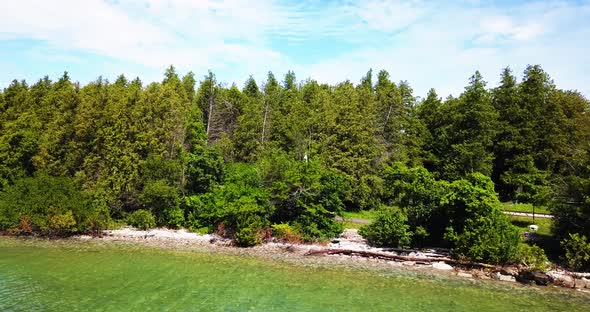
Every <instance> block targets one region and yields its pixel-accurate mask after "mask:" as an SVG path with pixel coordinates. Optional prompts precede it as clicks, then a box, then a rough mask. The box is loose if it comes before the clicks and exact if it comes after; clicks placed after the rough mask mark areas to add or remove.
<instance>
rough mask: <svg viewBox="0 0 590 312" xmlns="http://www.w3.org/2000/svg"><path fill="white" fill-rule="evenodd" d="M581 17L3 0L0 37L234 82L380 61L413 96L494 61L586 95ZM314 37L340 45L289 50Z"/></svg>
mask: <svg viewBox="0 0 590 312" xmlns="http://www.w3.org/2000/svg"><path fill="white" fill-rule="evenodd" d="M589 21H590V2H588V1H585V2H582V3H579V2H569V1H551V2H547V1H538V2H524V3H520V4H509V5H504V6H499V5H497V4H495V2H491V1H468V0H462V1H452V2H444V3H442V2H433V1H420V0H411V1H397V0H392V1H384V0H367V1H329V2H321V3H320V2H317V1H311V0H305V1H289V2H286V1H280V0H259V1H248V0H199V1H193V0H128V1H108V2H107V1H100V0H86V1H75V0H56V1H35V0H20V1H0V41H2V40H8V39H23V38H25V39H34V40H40V41H43V42H45V43H46V47H45V48H44V50H38V49H37V50H34V51H24V52H25V53H28V55H30V56H31V57H36V58H38V59H48V57H49V56H51V58H50V59H49V60H50V61H52V62H53V61H55V62H59V61H60V60H61V61H62V62H64V63H69V62H68V61H67V60H68V58H72V57H73V58H75V59H76V60H78V59H79V58H84V56H76V55H75V53H77V52H83V53H86V54H92V55H98V56H104V57H107V58H110V59H112V60H114V61H113V62H112V64H105V70H107V71H121V72H128V71H130V70H129V68H132V67H133V66H136V67H137V66H140V67H146V68H149V69H151V70H152V71H156V70H157V71H158V72H161V71H162V70H163V68H164V67H166V66H167V65H169V64H170V63H173V64H175V65H177V66H178V67H179V68H180V69H181V70H194V71H195V72H196V73H197V74H199V73H201V72H204V71H205V70H206V69H213V70H214V71H221V72H222V73H224V74H225V75H224V76H220V79H222V80H229V81H230V82H231V81H236V82H237V83H238V84H241V83H242V82H243V81H244V80H245V79H246V78H247V77H248V75H249V74H253V75H254V76H255V77H256V78H257V79H260V78H263V77H265V76H266V73H267V72H268V71H269V70H271V71H273V72H275V74H277V76H278V74H279V73H284V72H285V71H286V70H288V69H293V70H295V71H296V73H297V74H298V77H300V78H306V77H312V78H315V79H318V80H320V81H324V82H329V83H336V82H339V81H342V80H344V79H350V80H352V81H355V82H356V81H358V79H359V78H360V77H361V76H362V75H364V73H365V72H366V71H367V70H368V69H369V68H373V69H375V70H378V69H381V68H383V69H386V70H388V71H389V72H390V73H391V76H392V78H394V79H395V80H400V79H407V80H409V81H410V83H411V84H412V85H413V86H414V87H415V90H416V92H417V94H418V95H424V94H425V93H426V91H427V90H428V89H429V88H430V87H436V88H437V90H439V91H440V92H439V93H440V94H441V95H446V94H449V93H453V94H457V93H459V92H461V91H462V89H463V86H464V85H465V84H466V82H467V79H468V77H469V76H470V75H471V74H472V73H473V72H474V71H475V70H477V69H479V70H480V71H481V72H482V73H483V74H484V77H486V78H487V80H488V81H490V85H495V83H496V82H497V80H498V79H497V77H498V75H499V72H500V70H501V68H502V67H504V66H506V65H511V66H512V67H513V68H514V69H515V72H520V71H522V69H523V68H524V66H525V65H526V64H528V63H532V64H536V63H540V64H542V65H543V67H544V68H546V69H547V71H548V72H549V73H550V74H552V76H553V77H554V78H555V80H556V82H557V83H558V84H559V85H560V86H561V84H560V82H561V81H563V83H564V85H563V87H565V88H577V89H580V90H581V91H583V92H585V93H586V94H588V93H590V90H588V86H587V85H585V84H584V83H585V81H587V77H586V76H587V73H588V72H590V59H589V55H590V50H589V48H590V44H589V43H587V38H588V37H589V36H590V28H589V26H590V22H589ZM277 40H280V42H281V44H282V45H280V46H277V45H276V42H277ZM285 42H287V44H286V45H285ZM310 42H313V43H314V44H317V42H320V44H321V43H323V42H337V43H346V45H345V46H346V48H345V49H342V50H336V51H335V52H334V55H329V56H322V57H315V56H313V55H294V54H290V53H289V49H290V47H292V46H305V45H306V44H309V43H310ZM351 46H354V47H353V48H351ZM60 53H61V55H60ZM44 54H45V55H44ZM303 54H304V53H303ZM35 55H36V56H35ZM304 56H305V57H304ZM310 59H311V60H312V61H310ZM4 63H6V60H4ZM80 63H83V60H81V61H80ZM310 63H311V64H310ZM125 64H133V66H129V67H128V68H126V67H125ZM8 68H9V69H10V70H11V71H14V73H16V72H19V73H20V72H22V71H23V70H22V69H18V66H16V65H15V66H13V67H8ZM95 74H96V75H100V74H102V72H99V73H95ZM138 74H140V73H138ZM144 75H147V76H148V77H151V72H150V73H148V74H144ZM142 77H145V76H143V75H142ZM0 78H2V79H5V78H3V77H0Z"/></svg>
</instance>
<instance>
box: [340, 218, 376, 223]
mask: <svg viewBox="0 0 590 312" xmlns="http://www.w3.org/2000/svg"><path fill="white" fill-rule="evenodd" d="M334 219H335V220H336V221H341V222H350V223H357V224H369V223H371V220H369V219H357V218H350V219H348V218H347V219H344V218H342V217H336V218H334Z"/></svg>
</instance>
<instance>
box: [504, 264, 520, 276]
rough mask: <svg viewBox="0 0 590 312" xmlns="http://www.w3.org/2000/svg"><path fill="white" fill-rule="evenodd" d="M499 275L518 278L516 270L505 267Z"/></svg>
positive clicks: (511, 267)
mask: <svg viewBox="0 0 590 312" xmlns="http://www.w3.org/2000/svg"><path fill="white" fill-rule="evenodd" d="M500 273H502V274H504V275H510V276H518V268H517V267H513V266H505V267H503V268H502V270H500Z"/></svg>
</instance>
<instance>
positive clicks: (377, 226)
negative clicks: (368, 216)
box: [359, 207, 412, 247]
mask: <svg viewBox="0 0 590 312" xmlns="http://www.w3.org/2000/svg"><path fill="white" fill-rule="evenodd" d="M407 221H408V217H407V216H406V214H405V213H404V212H403V211H402V210H400V209H398V208H392V207H383V208H381V209H379V211H378V212H377V216H376V218H375V221H373V222H372V223H371V224H369V225H365V226H363V227H361V229H360V230H359V234H361V235H362V236H363V237H364V238H365V239H366V240H367V241H368V242H369V243H370V244H372V245H375V246H378V247H408V246H410V242H411V239H412V233H411V231H410V226H409V225H408V223H407Z"/></svg>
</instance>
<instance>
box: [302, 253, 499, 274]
mask: <svg viewBox="0 0 590 312" xmlns="http://www.w3.org/2000/svg"><path fill="white" fill-rule="evenodd" d="M305 255H306V256H319V255H348V256H360V257H367V258H375V259H383V260H393V261H414V262H418V263H432V262H441V261H442V262H445V263H447V264H454V265H460V266H466V267H471V268H473V267H476V268H485V269H493V270H499V269H500V268H501V267H500V266H497V265H491V264H486V263H479V262H467V261H460V260H455V259H451V258H449V257H444V256H443V257H436V258H434V257H412V256H400V255H394V254H386V253H381V252H374V251H364V250H352V249H322V250H315V251H309V252H308V253H306V254H305Z"/></svg>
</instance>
